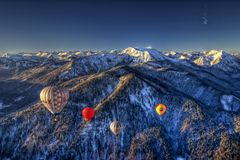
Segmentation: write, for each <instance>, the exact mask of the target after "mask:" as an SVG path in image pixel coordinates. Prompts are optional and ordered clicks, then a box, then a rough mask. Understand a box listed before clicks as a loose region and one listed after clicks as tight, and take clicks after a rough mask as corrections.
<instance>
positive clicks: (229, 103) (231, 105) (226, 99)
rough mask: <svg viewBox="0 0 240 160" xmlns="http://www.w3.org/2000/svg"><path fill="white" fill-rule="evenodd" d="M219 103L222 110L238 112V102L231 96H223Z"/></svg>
mask: <svg viewBox="0 0 240 160" xmlns="http://www.w3.org/2000/svg"><path fill="white" fill-rule="evenodd" d="M220 101H221V103H222V106H223V109H224V110H226V111H239V110H240V100H239V99H238V98H237V97H235V96H233V95H223V96H222V97H221V100H220Z"/></svg>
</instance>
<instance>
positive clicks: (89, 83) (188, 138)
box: [0, 47, 240, 160]
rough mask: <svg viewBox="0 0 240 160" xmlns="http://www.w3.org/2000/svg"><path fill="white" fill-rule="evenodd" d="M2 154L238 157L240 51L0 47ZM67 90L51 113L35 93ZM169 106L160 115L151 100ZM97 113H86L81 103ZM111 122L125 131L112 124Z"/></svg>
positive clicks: (90, 159) (84, 159)
mask: <svg viewBox="0 0 240 160" xmlns="http://www.w3.org/2000/svg"><path fill="white" fill-rule="evenodd" d="M0 82H1V83H0V159H2V160H10V159H17V160H22V159H24V160H25V159H34V160H35V159H41V160H45V159H46V160H47V159H51V160H62V159H76V160H112V159H116V160H135V159H136V160H145V159H148V160H150V159H159V160H161V159H162V160H164V159H166V160H171V159H178V160H182V159H192V160H195V159H222V160H239V159H240V59H239V56H235V55H234V54H229V53H226V52H224V51H217V50H210V51H204V52H183V53H179V52H174V51H171V52H161V51H158V50H155V49H152V48H133V47H129V48H126V49H123V50H112V51H71V52H65V51H57V52H44V51H41V52H38V53H19V54H8V53H1V54H0ZM53 85H54V86H59V87H62V88H66V89H68V90H69V99H68V103H67V105H66V106H65V107H64V108H63V110H62V111H61V112H60V113H59V114H58V115H53V114H52V113H51V112H49V111H48V110H47V109H46V107H44V105H43V104H42V103H41V101H40V98H39V95H40V92H41V90H42V89H43V88H44V87H47V86H53ZM158 104H164V105H165V106H166V112H165V113H164V114H163V115H159V114H158V113H157V112H156V110H155V107H156V105H158ZM85 107H92V108H94V110H95V116H94V118H93V119H92V120H91V121H88V122H86V121H85V120H84V119H83V117H82V114H81V113H82V110H83V108H85ZM113 121H118V122H120V123H121V125H122V126H123V127H122V130H121V132H120V133H119V134H118V135H115V134H113V133H112V132H111V130H110V124H111V123H112V122H113Z"/></svg>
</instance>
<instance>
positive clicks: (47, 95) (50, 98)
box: [40, 86, 69, 114]
mask: <svg viewBox="0 0 240 160" xmlns="http://www.w3.org/2000/svg"><path fill="white" fill-rule="evenodd" d="M68 98H69V91H68V90H67V89H63V88H58V87H56V86H50V87H45V88H44V89H43V90H42V91H41V93H40V99H41V101H42V104H43V105H44V106H45V107H46V108H47V109H48V110H49V111H50V112H51V113H52V114H58V113H60V112H61V111H62V110H63V108H64V107H65V105H66V104H67V102H68Z"/></svg>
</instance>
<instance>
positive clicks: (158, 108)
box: [156, 104, 167, 116]
mask: <svg viewBox="0 0 240 160" xmlns="http://www.w3.org/2000/svg"><path fill="white" fill-rule="evenodd" d="M166 110H167V107H166V106H165V105H164V104H158V105H157V106H156V112H157V113H158V114H159V115H160V116H162V115H164V113H165V112H166Z"/></svg>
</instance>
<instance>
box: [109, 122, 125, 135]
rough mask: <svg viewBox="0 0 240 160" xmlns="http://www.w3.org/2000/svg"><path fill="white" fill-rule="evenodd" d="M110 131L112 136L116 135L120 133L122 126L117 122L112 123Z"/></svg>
mask: <svg viewBox="0 0 240 160" xmlns="http://www.w3.org/2000/svg"><path fill="white" fill-rule="evenodd" d="M110 129H111V131H112V133H113V134H114V135H118V134H119V133H120V132H121V131H122V129H123V125H122V124H121V123H120V122H118V121H113V122H112V123H111V124H110Z"/></svg>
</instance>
